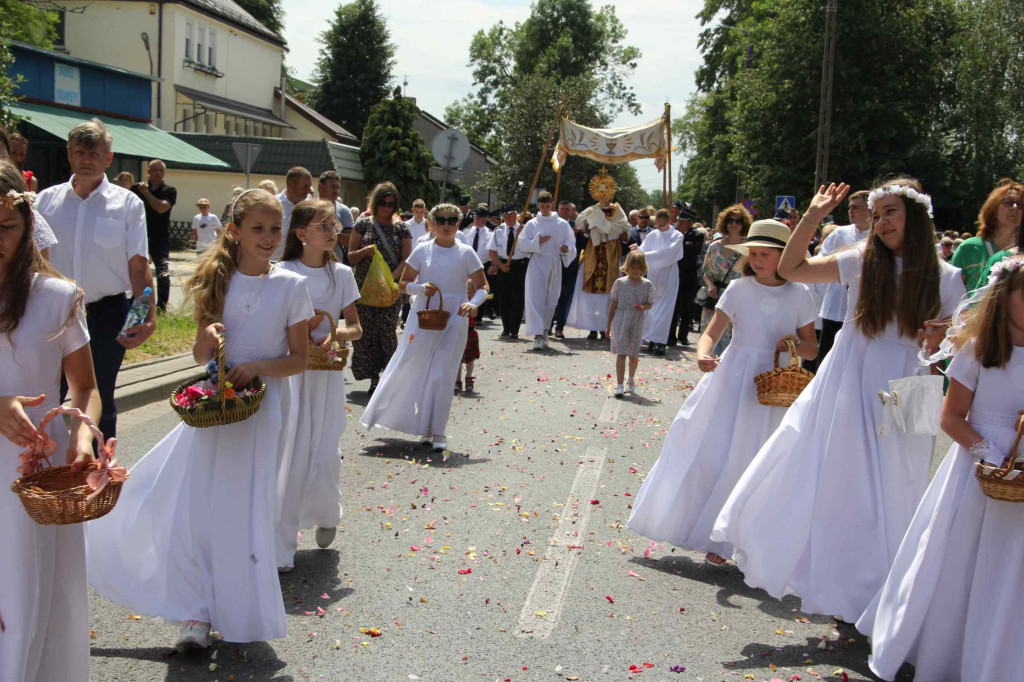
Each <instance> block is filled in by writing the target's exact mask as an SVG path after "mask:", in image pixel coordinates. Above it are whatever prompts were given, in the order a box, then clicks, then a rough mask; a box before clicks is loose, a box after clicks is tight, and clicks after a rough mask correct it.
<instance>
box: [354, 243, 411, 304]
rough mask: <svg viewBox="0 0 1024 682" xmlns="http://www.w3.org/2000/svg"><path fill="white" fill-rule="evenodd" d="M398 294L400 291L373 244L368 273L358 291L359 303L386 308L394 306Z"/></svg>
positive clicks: (382, 257) (389, 269)
mask: <svg viewBox="0 0 1024 682" xmlns="http://www.w3.org/2000/svg"><path fill="white" fill-rule="evenodd" d="M400 294H401V290H400V289H399V288H398V285H397V284H395V280H394V279H393V278H392V277H391V268H389V267H388V264H387V262H386V261H385V260H384V256H382V255H380V251H378V250H377V245H376V244H374V246H373V260H372V261H371V262H370V271H369V272H367V273H366V280H365V281H364V282H363V288H362V289H360V290H359V303H360V304H361V305H366V306H371V307H374V308H388V307H390V306H393V305H394V304H395V301H397V300H398V297H399V295H400Z"/></svg>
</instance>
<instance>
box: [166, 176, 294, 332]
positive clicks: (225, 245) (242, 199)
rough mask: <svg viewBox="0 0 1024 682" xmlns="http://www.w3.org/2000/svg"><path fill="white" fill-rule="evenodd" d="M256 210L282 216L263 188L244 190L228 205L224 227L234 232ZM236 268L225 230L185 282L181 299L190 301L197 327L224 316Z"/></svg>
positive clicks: (234, 251) (231, 241)
mask: <svg viewBox="0 0 1024 682" xmlns="http://www.w3.org/2000/svg"><path fill="white" fill-rule="evenodd" d="M257 209H258V210H269V211H277V212H278V213H283V211H282V209H281V202H279V201H278V200H277V197H275V196H274V195H273V194H271V193H270V192H268V191H266V190H265V189H248V190H246V191H244V192H242V193H241V194H239V195H238V196H237V197H236V198H235V200H234V202H233V203H232V204H231V208H230V210H229V215H228V226H229V227H230V226H231V225H234V226H235V229H238V228H239V227H240V225H241V224H242V221H244V220H245V216H246V215H247V214H248V213H249V212H250V211H253V210H257ZM237 269H238V243H237V242H236V241H235V240H234V239H233V238H232V237H231V236H230V234H229V233H228V230H227V229H226V228H225V229H224V231H223V232H221V236H220V239H219V240H217V242H215V243H214V245H213V246H212V247H210V248H209V249H207V250H206V252H205V253H204V254H203V257H202V260H200V261H199V265H198V266H197V267H196V271H195V272H194V273H192V276H191V277H189V278H188V281H187V282H185V296H186V297H187V298H188V299H189V300H191V301H192V304H193V305H192V319H194V320H195V321H196V323H197V324H201V325H206V324H211V323H213V322H220V319H221V316H222V315H223V314H224V298H225V297H226V296H227V293H228V282H230V281H231V275H233V274H235V270H237Z"/></svg>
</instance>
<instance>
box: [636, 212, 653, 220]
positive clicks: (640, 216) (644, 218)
mask: <svg viewBox="0 0 1024 682" xmlns="http://www.w3.org/2000/svg"><path fill="white" fill-rule="evenodd" d="M650 217H651V216H649V215H645V214H643V213H641V214H640V215H638V216H637V218H639V219H640V220H647V219H649V218H650Z"/></svg>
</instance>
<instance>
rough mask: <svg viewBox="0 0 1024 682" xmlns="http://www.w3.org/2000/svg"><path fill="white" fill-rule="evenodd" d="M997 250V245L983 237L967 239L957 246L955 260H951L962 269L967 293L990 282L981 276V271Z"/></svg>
mask: <svg viewBox="0 0 1024 682" xmlns="http://www.w3.org/2000/svg"><path fill="white" fill-rule="evenodd" d="M995 251H996V248H995V245H994V244H993V243H992V242H986V241H985V240H983V239H982V238H981V237H971V238H970V239H966V240H964V243H963V244H961V245H960V247H959V248H957V250H956V253H954V254H953V260H952V261H950V262H951V263H952V264H953V265H955V266H956V267H958V268H960V270H961V271H962V273H963V276H964V287H966V289H967V293H971V292H972V291H974V290H975V289H977V288H978V285H979V284H986V283H987V282H988V280H987V279H982V278H981V273H982V271H983V270H984V269H985V265H986V264H987V263H988V262H989V259H990V258H992V257H993V255H994V254H995Z"/></svg>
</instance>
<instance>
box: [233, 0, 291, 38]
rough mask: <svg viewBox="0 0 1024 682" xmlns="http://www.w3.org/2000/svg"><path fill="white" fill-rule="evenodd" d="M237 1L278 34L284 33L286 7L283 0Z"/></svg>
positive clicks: (236, 0) (257, 19)
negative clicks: (282, 4) (282, 2)
mask: <svg viewBox="0 0 1024 682" xmlns="http://www.w3.org/2000/svg"><path fill="white" fill-rule="evenodd" d="M235 3H236V4H237V5H238V6H239V7H241V8H242V9H244V10H245V11H246V12H248V13H249V14H251V15H252V18H253V19H255V20H256V21H258V22H260V23H261V24H263V25H264V26H266V27H267V28H268V29H270V30H271V31H273V32H274V33H276V34H277V35H278V36H282V35H284V7H282V6H281V0H235Z"/></svg>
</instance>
